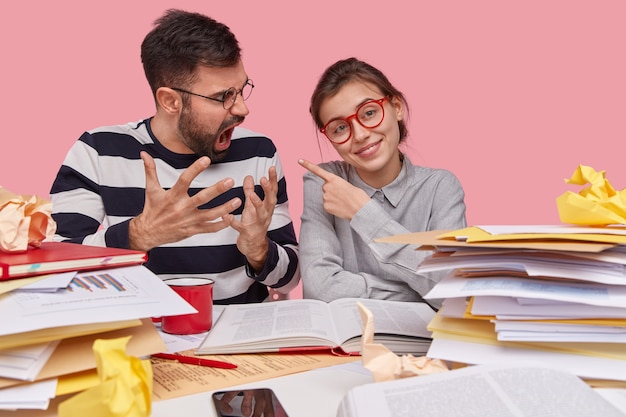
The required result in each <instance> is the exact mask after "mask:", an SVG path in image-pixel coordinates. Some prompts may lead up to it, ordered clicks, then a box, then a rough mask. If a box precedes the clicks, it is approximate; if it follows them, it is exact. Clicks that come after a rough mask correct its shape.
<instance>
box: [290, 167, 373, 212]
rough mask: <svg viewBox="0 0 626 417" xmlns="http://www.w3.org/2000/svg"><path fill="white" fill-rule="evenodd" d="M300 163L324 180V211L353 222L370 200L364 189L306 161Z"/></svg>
mask: <svg viewBox="0 0 626 417" xmlns="http://www.w3.org/2000/svg"><path fill="white" fill-rule="evenodd" d="M298 163H299V164H300V165H302V166H303V167H304V168H306V169H307V170H309V172H311V173H313V174H315V175H317V176H318V177H320V178H321V179H323V180H324V185H322V191H323V192H324V195H323V203H324V210H326V211H327V212H328V213H330V214H332V215H333V216H337V217H339V218H341V219H346V220H352V218H353V217H354V215H355V214H356V213H357V211H359V210H360V209H361V207H363V206H364V205H365V204H366V203H367V202H368V201H369V200H370V197H369V196H368V195H367V193H366V192H365V191H363V190H362V189H360V188H358V187H355V186H354V185H352V184H350V183H349V182H348V181H346V180H344V179H343V178H341V177H338V176H337V175H335V174H332V173H330V172H328V171H326V170H325V169H323V168H321V167H319V166H317V165H315V164H314V163H312V162H309V161H306V160H304V159H300V160H298Z"/></svg>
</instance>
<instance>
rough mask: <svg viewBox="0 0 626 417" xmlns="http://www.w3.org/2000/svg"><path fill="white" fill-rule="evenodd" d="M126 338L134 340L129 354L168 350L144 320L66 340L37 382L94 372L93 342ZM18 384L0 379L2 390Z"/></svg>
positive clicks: (139, 354) (146, 320) (129, 344)
mask: <svg viewBox="0 0 626 417" xmlns="http://www.w3.org/2000/svg"><path fill="white" fill-rule="evenodd" d="M126 336H130V337H131V339H130V341H129V343H128V347H127V353H128V354H129V355H133V356H145V355H150V354H152V353H157V352H163V350H165V344H164V343H163V340H161V337H160V336H159V333H158V332H157V330H156V329H155V328H154V326H153V325H152V323H151V322H150V319H143V320H142V325H141V326H135V327H130V328H127V329H120V330H114V331H110V332H106V333H98V334H92V335H87V336H81V337H74V338H70V339H63V340H62V341H61V343H60V344H59V346H57V348H56V349H55V350H54V352H53V354H52V356H51V357H50V359H49V360H48V362H46V364H45V366H44V367H43V369H42V370H41V372H40V373H39V374H38V375H37V378H36V379H35V380H36V381H41V380H44V379H48V378H56V377H59V376H62V375H68V374H72V373H77V372H82V371H86V370H90V369H94V368H95V367H96V362H95V357H94V353H93V343H94V341H95V340H96V339H98V338H107V339H113V338H118V337H126ZM18 382H20V381H16V380H14V379H8V378H0V388H3V387H9V386H13V385H16V384H17V383H18ZM83 388H85V387H83Z"/></svg>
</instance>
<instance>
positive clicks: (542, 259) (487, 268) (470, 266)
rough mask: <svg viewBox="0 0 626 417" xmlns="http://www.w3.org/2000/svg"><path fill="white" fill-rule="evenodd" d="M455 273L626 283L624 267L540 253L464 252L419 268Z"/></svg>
mask: <svg viewBox="0 0 626 417" xmlns="http://www.w3.org/2000/svg"><path fill="white" fill-rule="evenodd" d="M453 269H454V270H456V272H457V273H458V275H462V276H468V277H481V276H492V275H498V274H500V275H505V274H507V273H508V274H509V275H514V276H528V277H531V278H532V277H536V278H547V279H549V278H559V279H560V278H563V279H572V280H577V281H583V282H597V283H601V284H611V285H623V284H625V283H626V270H625V269H624V265H623V264H620V263H613V262H603V261H598V260H593V259H586V258H578V257H565V256H562V255H558V254H557V255H554V254H548V253H537V252H529V253H524V252H517V253H496V254H486V255H478V254H471V255H467V256H464V255H463V252H459V253H454V254H445V255H444V254H438V255H435V256H430V257H428V258H426V259H424V261H423V262H422V263H421V264H420V265H419V266H418V267H417V272H433V271H447V270H453Z"/></svg>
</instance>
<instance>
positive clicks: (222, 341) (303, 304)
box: [197, 299, 338, 354]
mask: <svg viewBox="0 0 626 417" xmlns="http://www.w3.org/2000/svg"><path fill="white" fill-rule="evenodd" d="M337 345H338V343H337V335H336V331H335V328H334V325H333V322H332V318H331V315H330V310H329V308H328V305H327V304H326V303H325V302H323V301H319V300H307V299H296V300H282V301H276V302H269V303H257V304H231V305H228V306H226V308H225V310H224V312H223V313H222V316H221V317H220V318H219V320H218V321H217V323H215V326H214V327H213V328H212V329H211V331H210V332H209V334H208V335H207V337H206V338H205V339H204V340H203V341H202V343H201V344H200V347H199V348H198V350H197V353H199V354H200V353H202V354H207V353H227V352H228V353H244V352H253V351H256V352H260V351H271V350H267V349H268V348H269V349H271V348H274V350H278V348H285V347H299V346H331V347H334V346H337ZM224 347H232V349H224Z"/></svg>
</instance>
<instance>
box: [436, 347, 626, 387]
mask: <svg viewBox="0 0 626 417" xmlns="http://www.w3.org/2000/svg"><path fill="white" fill-rule="evenodd" d="M428 357H431V358H439V359H443V360H450V361H455V362H463V363H468V364H499V363H508V364H510V363H515V364H518V365H521V364H528V365H538V366H543V365H544V364H546V363H549V364H551V366H553V367H555V368H558V369H562V370H564V371H568V372H572V373H573V374H575V375H578V376H580V377H584V378H592V379H609V380H617V381H623V380H624V377H625V375H626V361H623V360H616V359H608V358H600V357H596V356H588V355H576V354H571V353H564V352H554V351H545V350H538V349H521V348H513V347H507V346H503V345H489V344H483V343H471V342H466V341H461V340H453V339H447V338H446V339H444V338H436V339H434V340H433V342H432V344H431V345H430V349H429V350H428Z"/></svg>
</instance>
